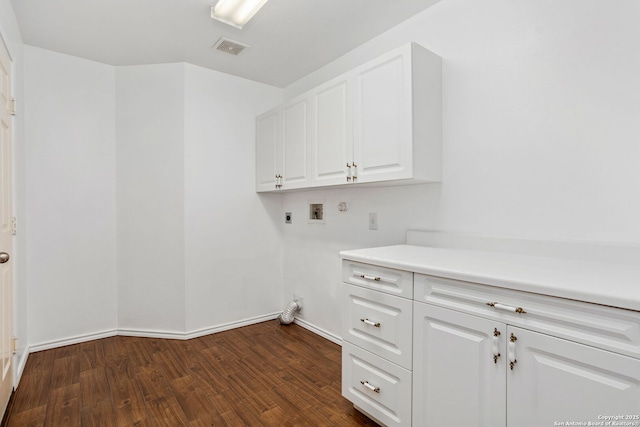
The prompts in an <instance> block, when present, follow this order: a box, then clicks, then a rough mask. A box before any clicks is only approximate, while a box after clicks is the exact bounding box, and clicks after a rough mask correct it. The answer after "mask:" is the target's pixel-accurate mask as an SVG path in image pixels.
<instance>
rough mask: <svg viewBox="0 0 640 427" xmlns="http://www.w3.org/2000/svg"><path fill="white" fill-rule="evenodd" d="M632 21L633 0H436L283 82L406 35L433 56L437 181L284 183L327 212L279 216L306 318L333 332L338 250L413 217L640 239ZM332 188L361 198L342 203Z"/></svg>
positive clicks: (475, 227)
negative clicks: (295, 219)
mask: <svg viewBox="0 0 640 427" xmlns="http://www.w3.org/2000/svg"><path fill="white" fill-rule="evenodd" d="M638 22H640V3H639V2H637V1H635V0H623V1H616V2H603V1H596V0H592V1H583V0H565V1H562V2H557V1H552V0H544V1H539V0H535V1H534V0H531V1H519V2H506V1H502V0H492V1H482V2H478V1H475V0H447V1H441V2H439V3H438V4H436V5H435V6H433V7H431V8H430V9H427V10H426V11H425V12H423V13H421V14H419V15H416V16H415V17H413V18H411V19H410V20H408V21H406V22H404V23H403V24H401V25H399V26H397V27H395V28H393V29H392V30H390V31H389V32H387V33H385V34H383V35H382V36H380V37H378V38H376V39H374V40H371V41H370V42H368V43H367V44H365V45H363V46H362V47H360V48H357V49H355V50H354V51H352V52H350V53H349V54H347V55H345V56H344V57H343V58H341V59H339V60H337V61H335V62H334V63H332V64H329V65H327V66H326V67H323V68H322V69H320V70H318V71H316V72H314V73H312V74H311V75H309V76H307V77H306V78H304V79H302V80H300V81H298V82H296V83H294V84H293V85H291V86H290V87H289V88H287V89H286V91H285V92H286V96H287V97H293V96H295V95H296V94H298V93H300V92H302V91H304V90H306V89H309V88H311V87H313V86H315V85H317V84H319V83H321V82H323V81H325V80H327V79H328V78H330V77H333V76H335V75H338V74H340V73H342V72H344V71H345V70H347V69H349V68H350V67H353V66H355V65H357V64H359V63H361V62H364V61H365V60H368V59H371V58H373V57H375V56H377V55H379V54H381V53H383V52H385V51H387V50H390V49H392V48H394V47H396V46H398V45H400V44H402V43H404V42H408V41H416V42H418V43H419V44H421V45H423V46H425V47H426V48H428V49H430V50H432V51H434V52H436V53H437V54H439V55H440V56H442V57H443V76H444V77H443V133H444V143H443V147H444V156H443V161H444V171H443V179H442V184H433V185H423V186H419V187H415V188H407V189H399V188H398V189H380V190H369V189H367V190H364V191H357V190H346V191H345V190H327V191H323V192H320V193H317V192H306V193H293V194H287V195H285V196H284V201H283V203H284V210H287V211H288V210H291V211H294V212H296V211H302V210H304V209H305V206H304V205H305V200H306V199H309V198H317V197H321V198H325V199H327V204H328V206H329V209H330V210H329V212H330V213H332V212H334V211H335V212H334V215H335V217H334V218H333V219H332V218H330V217H327V223H326V224H325V225H324V226H319V225H318V226H306V225H304V224H299V225H298V226H291V227H285V228H284V236H285V263H284V277H285V286H284V298H285V299H288V298H290V295H291V294H293V293H294V292H298V293H300V294H302V296H303V297H304V298H305V299H304V301H305V309H304V311H303V314H302V317H303V318H304V319H305V320H307V321H309V322H311V323H313V324H316V325H319V326H322V327H324V328H326V329H328V330H329V331H330V332H332V333H335V334H338V335H339V334H340V320H339V319H338V318H337V317H338V313H339V310H340V307H339V306H338V305H337V303H336V302H335V301H334V300H335V294H336V292H337V290H338V287H339V274H340V272H339V262H338V261H337V251H338V250H341V249H348V248H355V247H365V246H371V245H372V244H374V245H380V244H391V243H397V242H400V241H402V239H403V238H404V235H403V233H402V232H401V231H402V229H404V228H409V227H412V228H429V229H436V230H443V231H452V232H467V233H477V234H484V235H496V236H508V237H522V238H535V239H551V240H597V241H614V242H635V243H638V242H640V221H638V220H637V219H638V218H640V197H637V194H638V182H640V168H639V167H638V164H639V163H638V160H639V159H640V144H638V141H640V120H638V117H640V83H639V82H640V80H639V79H638V78H637V76H638V75H640V27H638V25H637V23H638ZM389 198H392V199H393V200H392V201H387V200H389ZM339 200H343V201H345V202H347V204H349V205H350V206H353V208H354V209H357V211H355V212H354V211H349V212H348V214H347V215H343V216H341V215H339V214H338V213H337V210H335V209H334V206H335V204H336V203H337V202H338V201H339ZM394 205H395V206H394ZM381 210H382V211H384V212H388V215H389V218H388V220H387V219H385V216H386V215H387V214H386V213H385V216H382V215H381V214H380V211H381ZM375 211H377V212H378V215H379V218H380V219H379V221H380V230H378V231H377V232H373V231H368V230H367V229H366V225H367V222H366V221H367V216H366V212H375ZM389 223H393V224H394V225H392V226H391V227H392V228H391V229H387V228H386V227H387V226H390V224H389ZM395 224H401V226H399V227H395ZM319 227H322V228H321V230H322V231H319V229H318V228H319ZM347 228H349V229H350V231H347V232H345V231H346V229H347ZM373 235H375V236H376V237H372V236H373ZM309 270H311V271H313V274H311V275H309V274H308V271H309ZM327 315H329V316H327ZM334 315H335V317H334Z"/></svg>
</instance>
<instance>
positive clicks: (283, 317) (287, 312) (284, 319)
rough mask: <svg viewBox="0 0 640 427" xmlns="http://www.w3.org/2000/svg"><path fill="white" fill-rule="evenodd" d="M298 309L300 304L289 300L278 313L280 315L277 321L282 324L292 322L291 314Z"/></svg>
mask: <svg viewBox="0 0 640 427" xmlns="http://www.w3.org/2000/svg"><path fill="white" fill-rule="evenodd" d="M298 310H300V305H298V302H297V301H291V302H290V303H289V304H287V306H286V307H285V309H284V311H283V312H282V313H280V316H278V321H279V322H280V323H281V324H283V325H288V324H289V323H291V322H293V316H294V315H295V314H296V312H297V311H298Z"/></svg>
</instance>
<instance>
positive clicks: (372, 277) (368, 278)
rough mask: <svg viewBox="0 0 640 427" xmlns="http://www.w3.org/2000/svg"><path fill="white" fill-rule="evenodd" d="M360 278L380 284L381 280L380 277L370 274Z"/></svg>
mask: <svg viewBox="0 0 640 427" xmlns="http://www.w3.org/2000/svg"><path fill="white" fill-rule="evenodd" d="M360 277H362V278H363V279H367V280H375V281H376V282H379V281H380V280H381V279H380V278H379V277H376V276H369V275H368V274H361V275H360Z"/></svg>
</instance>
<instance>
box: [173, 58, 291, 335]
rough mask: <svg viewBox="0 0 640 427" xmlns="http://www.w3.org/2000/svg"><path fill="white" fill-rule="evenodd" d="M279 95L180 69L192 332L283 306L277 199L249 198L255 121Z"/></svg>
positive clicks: (275, 91) (227, 78)
mask: <svg viewBox="0 0 640 427" xmlns="http://www.w3.org/2000/svg"><path fill="white" fill-rule="evenodd" d="M281 100H282V90H280V89H277V88H275V87H272V86H268V85H265V84H261V83H256V82H253V81H250V80H245V79H241V78H238V77H234V76H230V75H228V74H223V73H219V72H216V71H211V70H208V69H205V68H200V67H196V66H193V65H186V79H185V111H184V117H185V182H184V188H185V190H184V193H185V198H184V200H185V202H184V203H185V242H186V243H185V245H186V248H185V254H186V291H187V296H186V323H187V328H186V329H187V331H190V332H193V331H197V330H201V329H207V328H211V327H214V326H219V325H224V324H226V323H229V322H238V321H241V320H243V319H248V318H252V317H255V316H261V315H265V314H269V313H274V312H277V311H280V310H282V308H281V299H280V293H281V287H282V267H281V265H282V236H281V223H280V221H278V220H279V219H280V218H279V212H280V210H281V200H280V198H279V197H275V198H274V197H259V196H258V195H257V194H256V193H255V175H254V167H253V165H254V164H255V154H254V153H255V125H254V123H255V117H256V115H258V114H259V113H261V112H263V111H264V110H266V109H268V108H271V107H273V106H274V105H277V104H278V103H280V102H281Z"/></svg>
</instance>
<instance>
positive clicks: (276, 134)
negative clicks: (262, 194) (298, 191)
mask: <svg viewBox="0 0 640 427" xmlns="http://www.w3.org/2000/svg"><path fill="white" fill-rule="evenodd" d="M281 111H282V110H281V108H280V107H278V108H275V109H273V110H269V111H267V112H266V113H263V114H261V115H259V116H258V117H257V118H256V191H273V190H276V184H278V180H277V179H276V175H279V174H281V169H282V167H281V164H280V162H281V154H280V153H281V151H282V148H281V142H280V141H281V138H280V131H281V130H280V121H281Z"/></svg>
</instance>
